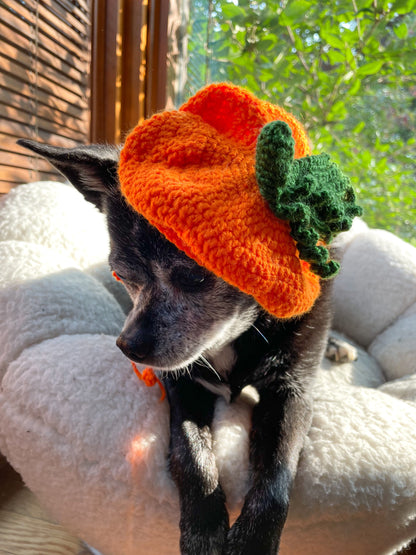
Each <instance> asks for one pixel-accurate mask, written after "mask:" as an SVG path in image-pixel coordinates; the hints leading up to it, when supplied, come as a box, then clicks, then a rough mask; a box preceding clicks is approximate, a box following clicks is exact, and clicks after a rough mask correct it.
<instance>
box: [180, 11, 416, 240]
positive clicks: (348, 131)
mask: <svg viewBox="0 0 416 555" xmlns="http://www.w3.org/2000/svg"><path fill="white" fill-rule="evenodd" d="M188 55H189V60H188V64H187V80H186V86H185V88H184V90H183V95H184V97H187V96H189V95H190V94H193V93H194V92H195V91H196V90H197V89H198V88H199V87H200V86H202V85H204V84H205V83H209V82H218V81H224V80H226V81H231V82H233V83H235V84H240V85H243V86H245V87H246V88H248V89H249V90H251V91H252V92H254V93H255V94H256V95H258V96H259V97H261V98H265V99H268V100H270V101H272V102H276V103H278V104H280V105H281V106H283V107H285V108H286V109H288V110H289V111H291V112H292V113H294V114H295V115H296V116H297V117H298V118H300V120H301V121H302V122H303V123H304V125H305V126H306V128H307V130H308V134H309V136H310V139H311V141H312V145H313V151H314V153H320V152H328V153H330V154H331V157H332V158H333V159H334V160H335V161H337V162H338V163H339V164H340V165H341V167H342V168H343V170H344V172H345V173H347V174H348V175H349V176H350V178H351V180H352V182H353V184H354V186H355V188H356V190H357V192H358V194H359V198H360V203H361V205H362V206H363V207H364V210H365V220H366V221H367V223H368V224H369V225H370V226H372V227H382V228H385V229H389V230H390V231H393V232H395V233H397V234H399V235H401V236H402V237H403V238H405V239H407V240H409V241H411V242H412V243H414V244H416V185H415V182H416V179H415V178H416V156H415V148H416V140H415V139H416V138H415V129H416V0H392V1H390V2H389V1H387V0H335V1H334V2H319V1H318V2H310V1H307V0H288V1H278V0H271V1H269V0H267V2H266V1H264V2H257V1H253V0H234V1H233V2H230V1H228V2H225V1H221V0H208V1H207V0H194V1H193V2H192V4H191V6H190V22H189V30H188Z"/></svg>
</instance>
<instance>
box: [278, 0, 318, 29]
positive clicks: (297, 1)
mask: <svg viewBox="0 0 416 555" xmlns="http://www.w3.org/2000/svg"><path fill="white" fill-rule="evenodd" d="M311 8H312V5H311V3H310V2H307V1H306V0H289V2H288V3H287V5H286V7H285V9H284V10H283V12H282V13H281V14H280V20H279V21H280V24H281V25H292V24H293V23H297V22H299V21H302V20H303V18H304V17H305V15H306V14H307V13H308V11H310V10H311Z"/></svg>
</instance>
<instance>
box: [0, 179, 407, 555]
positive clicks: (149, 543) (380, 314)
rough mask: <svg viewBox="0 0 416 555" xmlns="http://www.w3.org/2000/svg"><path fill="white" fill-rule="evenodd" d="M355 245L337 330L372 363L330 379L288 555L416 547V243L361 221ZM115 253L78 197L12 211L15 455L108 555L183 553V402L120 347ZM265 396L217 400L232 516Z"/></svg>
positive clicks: (51, 188)
mask: <svg viewBox="0 0 416 555" xmlns="http://www.w3.org/2000/svg"><path fill="white" fill-rule="evenodd" d="M343 235H344V236H343V237H341V238H340V239H339V241H338V245H339V247H340V250H341V251H342V252H343V262H342V269H341V272H340V274H339V275H338V276H337V277H336V278H335V288H334V305H335V307H334V308H335V318H334V327H335V329H336V330H337V332H336V333H340V334H344V335H346V336H347V337H348V338H349V340H352V341H353V342H354V343H355V345H356V348H357V351H358V358H357V360H356V361H354V362H347V363H331V362H329V360H327V359H325V360H324V361H323V363H322V367H321V369H320V371H319V374H318V376H317V379H316V382H315V386H314V398H315V400H314V402H315V404H314V418H313V423H312V428H311V430H310V433H309V436H308V439H307V442H306V444H305V447H304V449H303V452H302V456H301V460H300V464H299V470H298V474H297V477H296V482H295V487H294V490H293V494H292V499H291V506H290V511H289V517H288V520H287V523H286V526H285V528H284V532H283V536H282V542H281V553H282V554H284V555H298V554H299V553H308V554H311V555H313V554H316V555H333V554H334V553H337V554H340V555H352V554H355V555H359V554H362V555H371V554H374V555H380V554H387V553H395V552H396V551H397V550H398V549H399V548H401V547H403V546H405V545H407V544H408V543H409V542H410V541H411V539H412V538H414V537H416V249H415V248H413V247H412V246H410V245H409V244H407V243H405V242H404V241H402V240H400V239H399V238H397V237H396V236H394V235H392V234H390V233H388V232H385V231H380V230H371V229H368V228H367V226H366V225H365V224H364V223H363V222H362V221H359V220H358V221H356V223H355V224H354V225H353V228H352V229H351V231H349V232H347V233H345V234H343ZM108 249H109V245H108V235H107V231H106V226H105V222H104V218H103V216H102V215H101V214H100V213H99V212H98V211H97V210H96V209H95V208H94V207H93V205H90V204H89V203H87V202H86V201H85V200H84V199H83V197H82V196H81V195H80V194H79V193H78V192H77V191H75V189H73V188H72V187H71V186H69V185H66V184H63V183H55V182H38V183H31V184H27V185H23V186H21V187H19V188H17V189H14V190H12V191H11V192H10V193H9V194H8V195H7V196H5V197H4V198H3V199H1V201H0V260H1V263H0V275H1V278H0V285H1V289H0V338H1V345H2V348H1V352H0V380H1V388H0V451H1V453H2V454H3V455H5V456H6V457H7V459H8V461H9V462H10V464H12V465H13V467H14V468H15V469H16V470H17V471H18V472H19V473H20V474H21V475H22V477H23V479H24V481H25V483H26V484H27V486H28V487H29V488H30V489H31V490H32V491H33V492H34V493H35V494H36V495H37V496H38V498H39V500H40V502H41V503H42V504H43V505H44V507H45V508H46V509H47V510H48V511H49V512H50V514H51V515H52V516H53V517H54V518H55V519H56V520H58V521H59V522H60V523H62V524H63V525H64V526H65V527H67V528H68V530H70V531H72V532H73V533H74V534H76V535H77V536H79V537H80V538H82V539H83V540H84V541H86V542H87V543H88V544H89V545H91V546H94V548H95V549H96V550H98V551H100V552H101V553H102V554H103V555H140V554H143V555H144V554H146V555H147V554H149V553H150V554H155V555H170V554H172V555H174V554H175V555H176V554H177V553H178V542H179V527H178V520H179V506H178V498H177V493H176V490H175V486H174V484H173V481H172V480H171V478H170V475H169V472H168V470H167V465H166V460H167V451H168V445H169V422H168V420H169V411H168V405H167V400H164V401H160V389H159V388H158V387H151V388H148V387H146V385H145V384H144V383H143V382H142V381H141V380H139V379H138V378H137V376H136V375H135V373H134V372H133V371H132V368H131V365H130V363H129V361H128V360H127V359H126V358H125V357H124V356H123V355H122V354H121V352H120V351H119V350H118V348H117V347H116V345H115V339H116V337H117V335H118V333H119V331H120V329H121V327H122V324H123V321H124V317H125V313H126V312H127V311H128V309H129V300H128V298H127V296H126V293H125V291H124V289H123V286H122V285H121V284H119V283H117V282H116V281H115V280H114V279H113V277H112V276H111V273H110V270H109V268H108V264H107V256H108ZM138 366H139V365H138ZM139 370H140V367H139ZM253 402H254V399H253V397H252V396H250V394H249V392H247V394H246V395H243V396H242V398H240V399H239V400H238V401H237V402H236V403H234V404H233V405H227V404H226V403H225V402H224V401H223V400H219V401H218V403H217V407H216V413H215V419H214V424H213V433H214V451H215V455H216V458H217V461H218V469H219V473H220V477H221V484H222V485H223V488H224V490H225V492H226V495H227V503H228V507H229V510H230V513H231V515H234V517H235V516H236V515H237V514H238V511H239V508H241V503H242V501H243V498H244V495H245V493H246V491H247V488H248V434H249V427H250V411H251V407H252V404H253Z"/></svg>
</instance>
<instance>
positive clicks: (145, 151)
mask: <svg viewBox="0 0 416 555" xmlns="http://www.w3.org/2000/svg"><path fill="white" fill-rule="evenodd" d="M276 120H278V121H279V122H282V121H283V122H286V123H285V124H284V125H285V126H286V127H287V129H288V130H289V131H288V133H289V135H290V137H289V138H288V141H289V143H290V141H292V143H293V140H294V144H292V143H290V144H291V145H292V146H290V145H289V146H288V149H289V150H290V149H292V151H293V152H292V151H291V152H292V155H291V156H292V158H293V155H294V158H296V159H301V158H302V157H306V156H307V155H309V153H310V150H309V144H308V140H307V136H306V133H305V131H304V129H303V127H302V126H301V124H300V123H299V122H298V121H297V120H296V119H295V118H294V117H293V116H292V115H291V114H289V113H287V112H286V111H284V110H283V109H282V108H280V107H278V106H274V105H272V104H270V103H268V102H265V101H261V100H259V99H257V98H256V97H254V96H253V95H252V94H250V93H248V92H247V91H245V90H243V89H241V88H239V87H236V86H233V85H229V84H215V85H210V86H208V87H206V88H204V89H202V90H201V91H200V92H198V93H197V94H196V95H195V96H194V97H192V98H191V99H190V100H189V101H188V102H186V103H185V104H184V105H183V106H182V107H181V108H180V109H179V110H175V111H166V112H162V113H159V114H156V115H154V116H153V117H151V118H150V119H148V120H146V121H144V122H142V123H140V124H139V125H137V127H136V128H135V129H134V130H133V131H132V132H131V134H130V135H129V136H128V137H127V140H126V143H125V146H124V148H123V150H122V152H121V158H120V166H119V177H120V183H121V190H122V193H123V194H124V196H125V198H126V199H127V201H128V202H129V203H130V204H131V206H132V207H133V208H134V209H135V210H136V211H137V212H139V213H140V214H142V215H143V216H144V217H145V218H146V219H147V220H148V221H149V222H150V223H151V224H152V225H153V226H155V227H156V228H157V229H158V230H159V231H160V232H161V233H162V234H163V235H164V236H165V237H166V238H167V239H168V240H169V241H171V242H172V243H174V244H175V245H176V246H177V247H178V248H179V249H181V250H182V251H184V252H185V253H186V254H187V255H188V256H190V257H191V258H192V259H194V260H195V261H196V262H197V263H198V264H200V265H201V266H204V267H205V268H207V269H208V270H210V271H212V272H213V273H214V274H216V275H217V276H220V277H221V278H223V279H224V280H225V281H227V282H228V283H230V284H231V285H234V286H236V287H237V288H239V289H240V290H241V291H244V292H245V293H248V294H249V295H252V296H253V297H254V298H255V299H256V300H257V301H258V302H259V304H260V305H261V306H262V307H264V309H265V310H267V311H268V312H270V313H271V314H273V315H275V316H277V317H279V318H289V317H292V316H296V315H300V314H303V313H304V312H306V311H308V310H309V309H310V308H311V307H312V306H313V304H314V302H315V300H316V298H317V297H318V295H319V292H320V285H319V277H318V276H317V275H316V273H314V272H313V271H312V268H311V265H310V264H309V263H308V262H306V261H305V260H302V259H301V258H300V256H299V250H298V246H297V241H295V239H294V238H293V237H292V236H291V225H290V223H289V222H288V221H285V220H283V219H281V218H279V217H276V214H275V213H274V212H273V206H272V205H271V204H270V201H269V200H268V199H267V194H266V195H265V197H263V195H262V193H261V192H260V188H259V182H262V181H264V179H259V177H258V176H257V179H256V145H257V142H258V138H259V134H260V131H261V130H262V129H263V128H264V126H265V125H266V124H268V123H269V122H275V121H276ZM272 131H273V130H272ZM283 131H284V132H285V129H283ZM279 132H280V131H279ZM286 135H287V133H286ZM286 135H285V136H286ZM291 135H293V139H292V136H291ZM279 140H280V139H279ZM284 141H286V139H284ZM289 143H288V144H289ZM279 144H280V143H279ZM279 144H278V145H277V150H278V149H279V148H280V147H279ZM280 146H281V145H280ZM285 148H286V147H285ZM266 150H267V149H266ZM283 150H284V149H283ZM283 150H281V151H282V152H283ZM278 152H280V151H278ZM307 158H308V159H313V158H315V157H313V156H312V157H309V156H307ZM267 165H268V164H267V163H266V166H267ZM266 173H267V172H266ZM266 181H267V179H266ZM317 237H318V236H317ZM314 243H315V245H316V243H317V241H316V238H315V239H314Z"/></svg>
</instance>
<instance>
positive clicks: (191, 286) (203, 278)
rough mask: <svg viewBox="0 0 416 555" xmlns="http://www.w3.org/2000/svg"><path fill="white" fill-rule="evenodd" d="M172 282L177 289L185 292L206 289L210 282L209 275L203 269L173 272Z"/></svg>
mask: <svg viewBox="0 0 416 555" xmlns="http://www.w3.org/2000/svg"><path fill="white" fill-rule="evenodd" d="M171 280H172V283H173V285H175V287H178V288H180V289H182V290H184V291H195V290H198V289H200V288H201V287H204V286H205V285H206V283H207V282H208V281H209V273H208V272H207V271H206V270H204V269H203V268H201V269H195V270H185V269H177V270H174V271H173V272H172V276H171Z"/></svg>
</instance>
